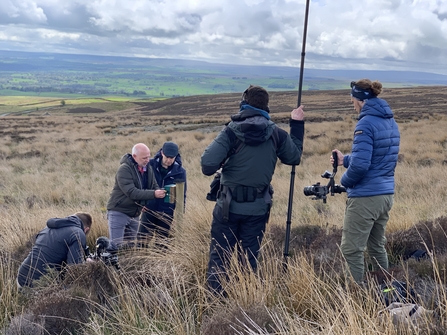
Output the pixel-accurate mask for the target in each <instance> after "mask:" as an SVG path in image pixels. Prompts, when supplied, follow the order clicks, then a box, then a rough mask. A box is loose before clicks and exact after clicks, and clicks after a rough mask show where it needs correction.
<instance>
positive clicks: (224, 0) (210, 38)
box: [0, 0, 447, 74]
mask: <svg viewBox="0 0 447 335" xmlns="http://www.w3.org/2000/svg"><path fill="white" fill-rule="evenodd" d="M305 5H306V3H305V0H263V1H262V0H121V1H119V0H0V49H2V50H19V51H39V52H60V53H76V54H79V53H81V54H98V55H115V56H138V57H160V58H181V59H194V60H207V61H210V62H218V63H229V64H256V65H260V64H265V65H284V66H299V64H300V55H301V50H302V41H303V30H304V14H305ZM305 67H306V68H319V69H370V70H405V71H407V70H413V71H425V72H434V73H441V74H447V0H365V1H359V0H311V1H310V9H309V24H308V33H307V43H306V56H305Z"/></svg>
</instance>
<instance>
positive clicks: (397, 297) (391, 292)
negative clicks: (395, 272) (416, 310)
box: [380, 280, 417, 306]
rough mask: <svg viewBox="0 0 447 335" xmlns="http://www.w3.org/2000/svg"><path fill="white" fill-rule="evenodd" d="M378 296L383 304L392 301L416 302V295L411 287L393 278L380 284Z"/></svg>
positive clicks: (387, 304) (388, 303) (386, 304)
mask: <svg viewBox="0 0 447 335" xmlns="http://www.w3.org/2000/svg"><path fill="white" fill-rule="evenodd" d="M380 298H381V301H382V302H383V303H384V304H385V306H389V305H390V304H392V303H393V302H401V303H411V304H416V300H417V296H416V292H415V291H414V290H413V288H411V287H409V286H408V285H407V283H405V282H401V281H397V280H394V281H392V282H391V283H385V284H382V285H380Z"/></svg>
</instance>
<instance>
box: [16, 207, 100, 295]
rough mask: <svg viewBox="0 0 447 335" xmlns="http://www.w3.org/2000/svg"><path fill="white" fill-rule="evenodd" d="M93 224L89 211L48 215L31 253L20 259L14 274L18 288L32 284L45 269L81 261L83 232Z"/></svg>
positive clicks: (58, 269)
mask: <svg viewBox="0 0 447 335" xmlns="http://www.w3.org/2000/svg"><path fill="white" fill-rule="evenodd" d="M91 227H92V217H91V215H90V214H88V213H75V214H73V215H70V216H68V217H65V218H51V219H49V220H48V221H47V227H46V228H45V229H43V230H41V231H40V232H39V233H38V234H37V237H36V241H35V243H34V246H33V248H32V249H31V252H30V253H29V254H28V256H27V257H26V258H25V260H24V261H23V262H22V264H21V265H20V268H19V272H18V276H17V284H18V286H19V288H20V287H24V286H29V287H32V286H33V281H35V280H38V279H40V277H41V276H42V275H44V274H45V273H46V272H47V268H52V269H55V270H57V271H61V270H62V269H63V267H64V266H65V265H70V264H79V263H83V262H84V259H85V255H84V250H85V248H86V246H87V240H86V235H87V234H88V232H89V231H90V229H91Z"/></svg>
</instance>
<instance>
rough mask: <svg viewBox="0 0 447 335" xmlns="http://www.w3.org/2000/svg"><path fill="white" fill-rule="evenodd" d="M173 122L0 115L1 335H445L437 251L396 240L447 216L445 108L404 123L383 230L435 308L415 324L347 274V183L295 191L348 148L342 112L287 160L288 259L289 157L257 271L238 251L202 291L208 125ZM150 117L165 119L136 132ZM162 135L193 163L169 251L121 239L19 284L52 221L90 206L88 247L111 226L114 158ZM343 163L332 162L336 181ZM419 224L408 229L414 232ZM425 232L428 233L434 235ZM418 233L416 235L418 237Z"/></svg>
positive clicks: (404, 270) (399, 266) (194, 120)
mask: <svg viewBox="0 0 447 335" xmlns="http://www.w3.org/2000/svg"><path fill="white" fill-rule="evenodd" d="M309 114H311V113H309ZM132 115H133V116H134V115H135V114H132ZM221 118H222V120H225V119H226V118H228V116H221ZM178 121H179V117H178V116H177V117H171V118H163V119H162V120H161V119H160V117H157V116H150V115H147V116H141V115H140V117H139V118H138V119H135V118H133V117H132V120H130V118H129V116H128V115H127V114H125V113H124V114H123V113H121V114H120V113H107V115H85V116H63V115H61V116H48V117H41V116H22V117H15V118H14V117H5V118H2V126H1V131H2V136H1V138H0V161H1V164H0V207H1V211H2V215H1V216H0V242H1V246H0V255H1V258H0V268H1V269H0V270H1V273H2V275H1V276H0V288H1V292H2V299H1V303H0V311H1V314H0V329H3V331H4V332H5V333H6V334H23V333H24V332H25V331H28V333H29V334H39V332H41V333H42V334H47V333H48V334H62V333H63V332H65V333H66V334H70V333H71V334H98V335H99V334H178V335H184V334H206V335H212V334H219V335H221V334H356V335H358V334H387V335H388V334H389V335H391V334H414V333H427V334H429V333H433V334H445V333H446V332H445V331H444V330H443V329H446V328H445V326H446V320H445V318H444V316H445V314H446V310H447V298H446V294H445V282H446V274H445V266H446V265H447V262H446V259H445V258H446V257H444V256H443V254H442V252H440V253H439V254H437V253H433V254H432V255H431V258H429V259H427V260H424V261H421V262H407V261H404V260H403V251H402V249H399V248H398V246H399V245H400V244H402V243H401V242H403V241H404V240H405V239H409V236H410V230H411V229H413V228H414V227H415V226H417V224H419V223H424V222H425V225H426V226H430V224H431V227H444V223H445V221H446V220H445V219H442V217H443V216H444V215H445V213H446V204H445V198H446V192H447V191H446V189H445V186H444V185H445V180H446V174H447V172H446V169H445V164H446V163H445V151H446V136H445V134H444V132H443V131H442V130H443V129H445V127H446V126H447V117H445V116H442V115H436V116H433V117H431V118H427V119H424V120H418V122H415V121H411V122H407V123H400V124H399V126H400V129H401V132H402V144H401V152H400V160H399V163H398V166H397V169H396V195H395V203H394V207H393V209H392V211H391V218H390V221H389V224H388V230H387V234H388V236H389V237H390V241H389V244H388V246H387V247H388V248H389V251H390V255H391V251H392V253H393V254H392V257H393V262H394V265H395V268H394V269H393V270H392V271H391V270H390V273H392V274H393V275H394V278H395V279H398V280H405V281H408V282H411V283H412V284H413V285H415V287H417V288H418V293H420V294H421V296H422V300H421V304H423V305H424V306H425V307H426V308H428V309H431V310H436V311H437V314H436V315H438V316H440V317H439V318H431V317H430V316H427V317H426V318H425V319H424V320H423V322H421V323H420V324H419V325H418V327H417V328H416V327H415V326H408V325H401V326H395V325H393V323H392V319H391V316H390V315H388V314H385V315H384V316H383V317H379V316H378V313H379V311H380V310H382V309H383V308H384V305H383V304H382V303H381V302H380V299H379V295H378V291H377V290H376V288H377V286H375V285H374V284H371V286H369V287H366V288H363V287H359V286H357V285H355V284H352V283H350V281H349V279H348V278H346V277H345V270H346V269H345V266H344V263H343V260H342V258H341V256H340V253H339V251H338V244H339V243H340V239H339V237H340V228H341V225H342V222H343V215H344V206H345V201H346V194H336V195H335V196H334V197H331V196H328V200H327V203H326V204H323V203H322V202H321V201H316V200H312V199H311V197H306V196H304V194H303V188H304V187H305V186H309V185H312V184H314V183H315V182H318V181H320V182H322V183H325V182H327V180H325V179H322V178H321V177H320V175H321V174H322V173H323V172H324V170H326V169H327V170H330V171H332V167H331V165H330V161H329V159H330V152H331V150H332V149H334V148H338V149H340V150H342V151H343V152H349V150H350V146H351V140H352V131H353V129H354V126H355V120H353V119H352V118H351V116H350V115H345V116H342V117H341V120H339V121H332V122H315V123H312V122H310V123H307V125H306V135H305V141H304V148H305V149H304V154H303V160H302V164H301V165H300V166H297V167H296V176H295V182H294V190H295V191H294V201H293V207H292V210H293V211H292V216H291V219H292V220H291V221H292V233H291V241H290V249H289V252H290V255H289V257H288V259H287V266H285V263H284V258H283V247H284V246H283V242H284V234H285V225H286V217H287V213H288V209H289V207H288V200H289V198H288V196H289V188H290V176H291V174H290V172H291V168H290V167H289V166H285V165H283V164H281V163H280V162H278V164H277V168H276V173H275V175H274V178H273V181H272V185H273V186H274V189H275V194H274V206H273V208H272V213H271V217H270V221H269V224H268V228H267V232H266V238H265V239H264V243H263V246H262V250H261V256H260V264H259V271H258V273H256V274H254V273H251V272H247V271H244V270H242V269H241V268H240V267H239V266H238V264H237V262H236V261H235V260H234V262H233V264H232V268H231V271H230V272H229V280H228V282H227V283H226V284H225V286H226V291H227V293H228V297H227V298H225V299H223V298H219V297H215V296H213V295H212V294H210V293H209V292H208V291H207V289H206V285H205V283H206V277H205V272H206V266H207V260H208V248H209V229H210V223H211V212H212V208H213V205H214V204H213V203H211V202H208V201H206V200H205V195H206V192H207V191H208V188H209V183H210V182H211V177H204V176H203V175H202V173H201V169H200V155H201V153H202V152H203V150H204V149H205V148H206V146H207V145H208V144H209V143H210V142H211V141H212V139H213V138H214V137H215V136H216V134H217V133H216V130H212V129H211V128H210V129H207V128H206V127H200V123H201V121H200V117H198V116H191V117H190V118H188V117H186V116H183V117H182V119H181V121H182V123H183V124H189V125H194V124H196V125H197V128H196V129H195V130H194V129H188V130H182V129H181V128H180V127H179V126H178V124H176V123H178ZM214 121H216V120H214ZM206 122H209V120H206ZM222 123H223V122H222ZM155 124H158V125H160V124H161V125H162V127H164V128H161V129H157V130H154V129H156V128H152V130H145V128H146V129H147V127H149V126H151V125H155ZM284 128H285V129H287V126H284ZM167 140H173V141H175V142H177V143H178V144H179V147H180V153H181V155H182V160H183V164H184V166H185V168H186V170H187V173H188V194H187V204H186V213H185V215H184V216H183V218H182V221H181V222H180V221H177V222H175V225H174V227H173V236H174V237H173V239H172V240H171V241H170V242H169V245H168V247H167V249H166V250H162V251H161V250H159V249H157V248H155V247H150V248H147V249H135V250H129V251H127V252H123V253H121V254H120V255H119V259H120V265H121V271H120V272H117V271H116V270H115V269H114V268H113V267H107V266H104V265H103V264H101V263H94V264H83V265H79V266H74V267H72V268H71V269H69V271H68V274H67V275H66V277H65V279H64V280H63V281H60V280H57V278H55V277H54V274H51V273H50V274H49V275H48V276H46V277H45V278H43V279H42V281H41V283H40V285H38V288H36V289H34V290H33V292H29V291H26V290H25V291H24V292H18V290H17V288H16V285H15V275H16V272H17V269H18V266H19V264H20V262H21V261H22V260H23V259H24V257H25V256H26V254H27V253H28V252H29V249H30V246H31V243H32V240H33V236H34V235H35V234H36V233H37V232H38V231H39V230H41V229H42V228H43V227H44V225H45V222H46V221H47V219H48V218H50V217H62V216H67V215H70V214H72V213H74V212H77V211H87V212H90V213H91V214H92V215H93V218H94V226H93V229H92V232H91V234H90V235H89V236H88V244H89V245H90V247H91V248H93V247H94V242H95V239H96V238H97V237H98V236H107V220H106V213H105V206H106V203H107V200H108V197H109V194H110V191H111V189H112V186H113V183H114V175H115V172H116V169H117V167H118V163H119V159H120V157H121V156H122V155H123V154H124V153H127V152H129V151H130V150H131V148H132V146H133V144H135V143H137V142H144V143H146V144H147V145H148V146H149V148H150V149H151V151H152V154H155V152H156V151H157V150H158V149H160V148H161V146H162V144H163V142H164V141H167ZM343 172H344V168H342V167H340V168H339V171H338V174H337V175H336V177H335V179H336V182H338V181H339V178H340V176H341V175H342V173H343ZM429 223H430V224H429ZM446 226H447V225H446ZM433 229H435V228H433ZM420 231H422V230H419V231H418V230H416V231H415V232H413V233H412V235H411V236H412V238H414V239H415V240H417V238H418V236H419V235H418V234H419V233H418V232H420ZM433 231H434V230H433ZM436 231H438V233H437V239H435V241H436V244H442V242H443V241H444V243H445V234H444V236H443V235H442V231H443V230H442V229H441V230H439V229H438V230H436ZM402 232H408V233H407V234H403V233H402ZM440 232H441V233H440ZM392 234H395V235H392ZM399 234H400V235H399ZM423 236H424V238H425V240H427V239H430V236H429V234H425V235H423ZM421 240H422V242H421V244H420V245H422V246H423V245H424V244H423V239H422V235H421ZM399 243H400V244H399ZM367 262H369V261H368V258H367ZM368 264H369V263H368ZM368 264H367V265H368ZM77 310H79V311H80V312H79V313H78V312H76V313H75V312H73V311H77ZM42 329H45V330H44V331H43V330H42Z"/></svg>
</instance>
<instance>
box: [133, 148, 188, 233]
mask: <svg viewBox="0 0 447 335" xmlns="http://www.w3.org/2000/svg"><path fill="white" fill-rule="evenodd" d="M149 165H150V166H151V167H152V170H153V171H154V175H155V179H156V180H157V183H158V185H159V186H160V187H161V188H164V187H165V186H168V185H175V184H177V183H182V182H183V183H185V187H184V199H185V201H186V170H185V169H184V168H183V165H182V159H181V156H180V154H179V151H178V145H177V144H176V143H174V142H170V141H169V142H165V143H164V144H163V147H162V148H161V149H160V150H159V151H158V152H157V153H156V154H155V156H154V158H152V159H151V160H150V161H149ZM174 210H175V203H170V202H169V201H167V199H153V200H149V201H147V202H146V206H145V210H144V211H143V213H142V215H141V223H140V229H139V235H140V238H141V237H143V238H145V237H151V236H152V235H155V236H156V237H161V238H165V237H168V236H169V232H170V229H171V225H172V221H173V218H174Z"/></svg>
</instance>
